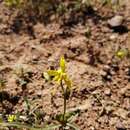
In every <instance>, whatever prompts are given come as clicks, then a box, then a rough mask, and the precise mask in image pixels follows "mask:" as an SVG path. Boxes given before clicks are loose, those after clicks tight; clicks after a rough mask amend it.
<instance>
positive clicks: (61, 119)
mask: <svg viewBox="0 0 130 130" xmlns="http://www.w3.org/2000/svg"><path fill="white" fill-rule="evenodd" d="M44 76H45V78H46V79H47V80H51V79H52V80H53V81H55V82H56V83H57V84H58V85H59V89H61V92H62V95H63V99H64V103H63V113H62V114H57V115H56V116H55V120H56V121H58V123H56V124H54V125H53V121H52V123H51V124H50V125H46V126H44V127H36V125H35V124H32V125H33V126H29V125H27V124H23V123H22V122H19V121H18V120H17V116H16V115H9V116H8V118H7V121H8V122H4V121H2V122H0V126H2V127H15V128H27V129H29V130H56V129H59V130H79V128H78V127H77V126H76V125H75V124H74V123H73V120H72V119H73V117H75V115H77V113H78V112H77V111H74V112H67V111H66V108H67V107H66V105H67V100H68V99H69V98H70V94H71V90H72V82H71V80H70V78H69V76H68V74H67V73H66V63H65V59H64V57H61V59H60V67H59V69H58V70H48V71H47V72H45V73H44ZM25 101H26V105H27V110H28V111H29V113H32V111H33V110H31V109H30V108H31V106H30V104H29V102H28V100H26V99H25ZM33 113H34V112H33ZM35 116H39V113H35ZM19 117H20V116H19ZM37 119H38V118H37Z"/></svg>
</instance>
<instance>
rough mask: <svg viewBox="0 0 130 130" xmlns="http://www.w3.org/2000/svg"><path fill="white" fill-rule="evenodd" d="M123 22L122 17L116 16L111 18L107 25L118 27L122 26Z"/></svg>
mask: <svg viewBox="0 0 130 130" xmlns="http://www.w3.org/2000/svg"><path fill="white" fill-rule="evenodd" d="M123 20H124V18H123V16H120V15H116V16H114V17H112V18H111V19H110V20H108V24H109V25H110V26H111V27H118V26H121V25H122V23H123Z"/></svg>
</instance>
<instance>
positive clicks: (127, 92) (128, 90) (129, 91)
mask: <svg viewBox="0 0 130 130" xmlns="http://www.w3.org/2000/svg"><path fill="white" fill-rule="evenodd" d="M119 94H121V95H122V96H125V97H130V84H129V85H127V86H126V87H125V88H122V89H121V90H120V92H119Z"/></svg>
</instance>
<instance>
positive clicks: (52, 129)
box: [0, 122, 61, 130]
mask: <svg viewBox="0 0 130 130" xmlns="http://www.w3.org/2000/svg"><path fill="white" fill-rule="evenodd" d="M0 126H2V127H18V128H26V129H29V130H55V129H57V128H59V127H61V125H48V126H46V127H44V128H42V127H41V128H34V127H32V126H29V125H26V124H20V123H4V122H3V123H0Z"/></svg>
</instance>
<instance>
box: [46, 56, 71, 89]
mask: <svg viewBox="0 0 130 130" xmlns="http://www.w3.org/2000/svg"><path fill="white" fill-rule="evenodd" d="M47 73H48V75H49V76H53V80H54V81H56V82H57V83H58V84H60V83H61V82H64V83H65V84H66V85H67V87H69V88H70V87H71V80H70V79H69V77H68V75H67V73H66V65H65V59H64V57H61V59H60V68H59V69H58V70H48V71H47Z"/></svg>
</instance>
